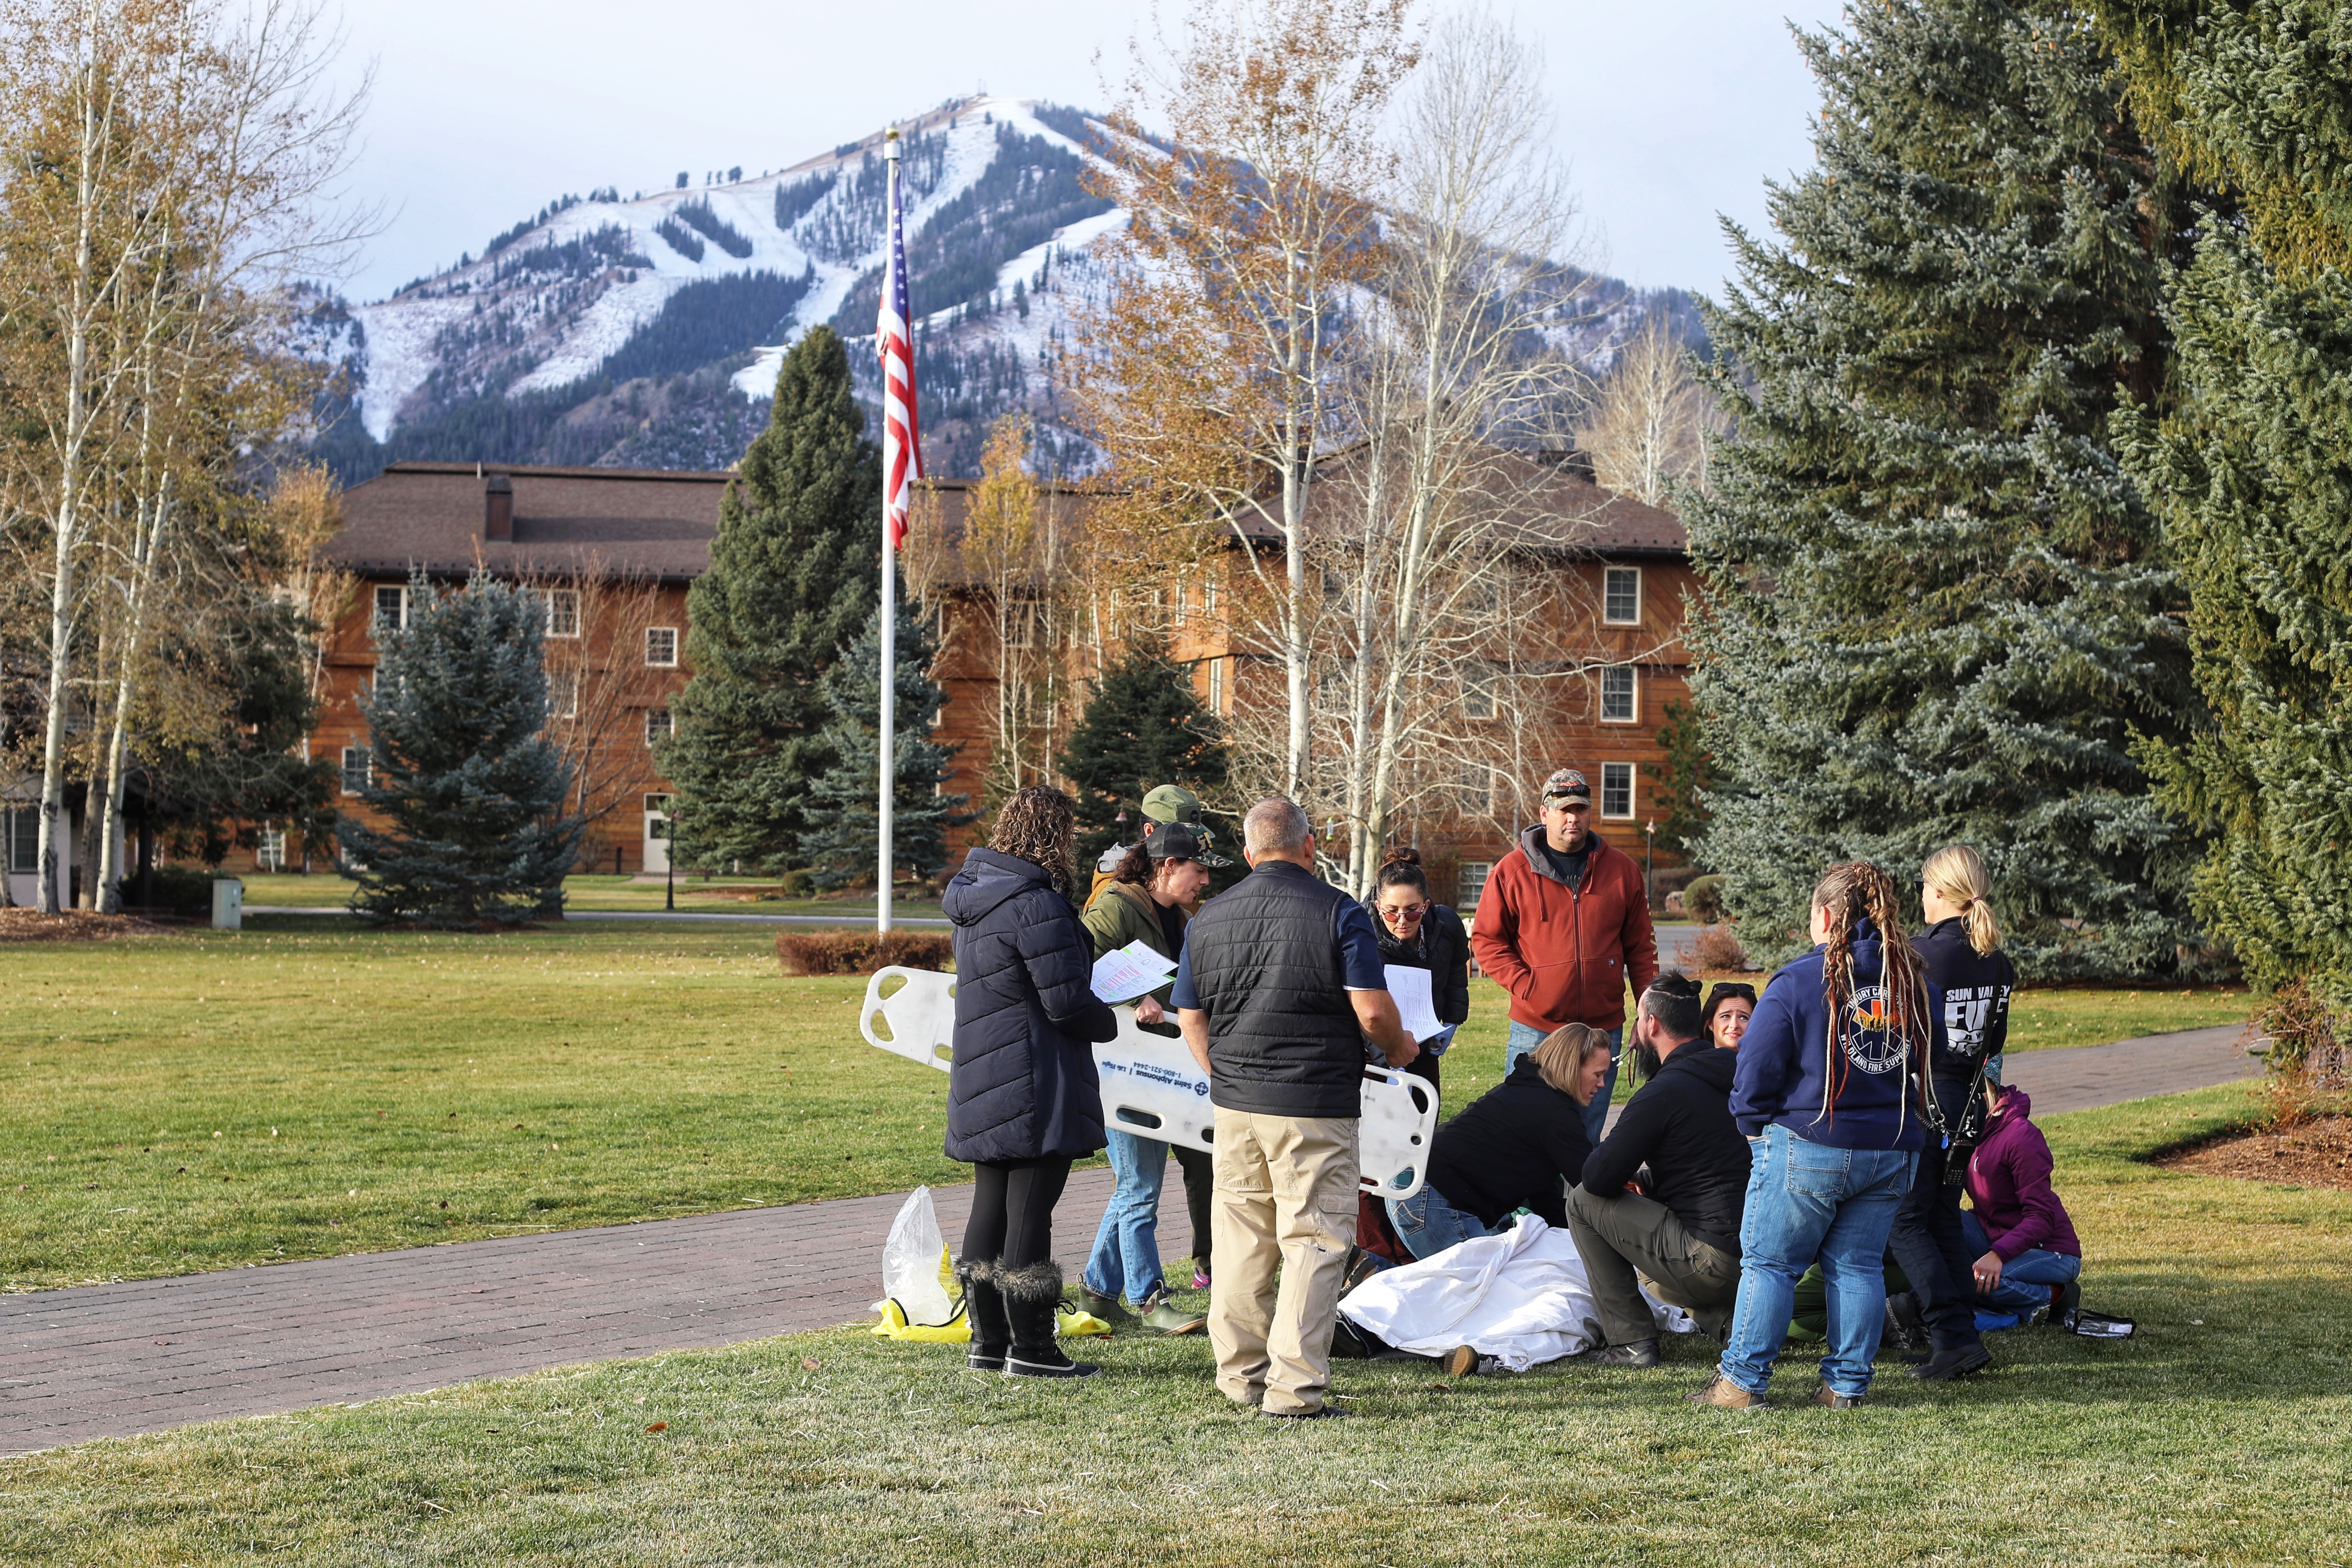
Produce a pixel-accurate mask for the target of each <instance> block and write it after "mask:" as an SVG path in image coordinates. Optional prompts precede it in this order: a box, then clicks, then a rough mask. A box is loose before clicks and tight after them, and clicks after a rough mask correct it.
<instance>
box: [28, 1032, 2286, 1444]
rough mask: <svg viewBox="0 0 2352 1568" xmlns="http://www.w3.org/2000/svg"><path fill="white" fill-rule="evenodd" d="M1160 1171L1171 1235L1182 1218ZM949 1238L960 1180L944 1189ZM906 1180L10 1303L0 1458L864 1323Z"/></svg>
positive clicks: (2191, 1058) (2066, 1079)
mask: <svg viewBox="0 0 2352 1568" xmlns="http://www.w3.org/2000/svg"><path fill="white" fill-rule="evenodd" d="M2239 1033H2240V1031H2239V1030H2238V1029H2237V1028H2235V1027H2229V1028H2216V1029H2198V1030H2192V1031H2190V1032H2189V1033H2186V1034H2178V1035H2158V1036H2155V1037H2149V1038H2147V1039H2138V1040H2125V1041H2120V1042H2118V1043H2116V1044H2114V1045H2109V1046H2088V1047H2078V1048H2074V1049H2065V1050H2050V1051H2021V1052H2019V1053H2017V1054H2016V1055H2015V1056H2013V1057H2012V1058H2011V1059H2010V1071H2011V1080H2012V1081H2014V1082H2018V1083H2021V1084H2024V1085H2025V1086H2026V1087H2027V1088H2028V1089H2032V1093H2033V1098H2034V1106H2035V1110H2036V1112H2037V1114H2041V1113H2046V1112H2053V1111H2060V1110H2084V1109H2087V1108H2089V1107H2092V1106H2097V1105H2107V1104H2113V1103H2115V1102H2116V1101H2118V1100H2129V1099H2136V1098H2138V1097H2140V1096H2143V1095H2149V1094H2169V1093H2173V1092H2176V1091H2178V1090H2180V1089H2195V1088H2200V1087H2202V1086H2204V1085H2207V1084H2213V1083H2222V1082H2227V1081H2229V1080H2230V1079H2238V1078H2245V1077H2250V1076H2252V1075H2254V1074H2255V1073H2258V1072H2259V1071H2260V1070H2261V1069H2260V1068H2259V1067H2258V1065H2257V1064H2255V1063H2253V1062H2252V1061H2251V1060H2249V1059H2248V1058H2246V1056H2245V1055H2244V1053H2243V1052H2242V1051H2241V1050H2239V1049H2238V1048H2237V1047H2236V1041H2237V1039H2238V1037H2239ZM1181 1192H1182V1187H1181V1177H1180V1176H1179V1174H1178V1173H1177V1172H1176V1170H1175V1169H1174V1167H1173V1166H1172V1165H1171V1167H1170V1169H1169V1171H1168V1186H1167V1189H1166V1195H1167V1199H1168V1200H1169V1201H1166V1202H1163V1204H1162V1205H1161V1208H1160V1246H1161V1250H1162V1252H1163V1253H1164V1254H1166V1255H1167V1256H1169V1257H1171V1258H1174V1257H1180V1256H1182V1255H1184V1254H1185V1253H1187V1252H1188V1251H1189V1250H1190V1248H1191V1246H1192V1230H1191V1226H1190V1225H1189V1224H1188V1223H1187V1221H1186V1218H1185V1213H1184V1205H1183V1201H1182V1198H1181ZM1109 1195H1110V1173H1109V1172H1108V1171H1103V1170H1094V1171H1082V1172H1080V1173H1077V1174H1076V1175H1075V1176H1073V1177H1072V1178H1071V1181H1070V1187H1069V1192H1068V1195H1067V1196H1066V1197H1065V1198H1064V1200H1063V1202H1062V1205H1061V1209H1060V1213H1059V1215H1058V1224H1057V1225H1056V1227H1055V1236H1056V1240H1057V1244H1058V1245H1057V1247H1056V1251H1057V1252H1058V1253H1059V1255H1060V1256H1061V1257H1062V1258H1063V1259H1064V1261H1065V1265H1066V1267H1070V1268H1073V1269H1075V1268H1076V1261H1077V1260H1078V1259H1079V1258H1082V1256H1083V1254H1084V1252H1085V1249H1086V1247H1087V1243H1088V1242H1089V1241H1090V1240H1091V1239H1092V1237H1093V1236H1094V1230H1095V1226H1096V1225H1097V1222H1098V1221H1099V1220H1100V1218H1101V1215H1102V1211H1103V1205H1104V1204H1105V1203H1106V1201H1108V1198H1109ZM937 1197H938V1204H939V1212H940V1227H941V1229H942V1230H943V1231H945V1232H946V1234H947V1236H948V1237H950V1240H951V1241H952V1239H953V1238H954V1237H957V1236H958V1235H960V1234H961V1230H962V1227H963V1220H964V1215H965V1213H966V1211H967V1207H968V1205H970V1203H971V1189H970V1188H969V1187H949V1188H942V1189H940V1191H939V1192H938V1194H937ZM903 1200H904V1194H888V1195H886V1196H881V1197H870V1198H845V1199H841V1200H838V1201H835V1202H831V1203H818V1204H800V1205H791V1206H787V1207H776V1208H758V1209H741V1210H737V1211H734V1212H732V1213H729V1214H717V1215H697V1216H694V1217H690V1218H687V1219H670V1220H660V1221H656V1222H652V1223H648V1224H645V1225H635V1226H612V1227H609V1228H605V1229H601V1230H573V1231H558V1232H553V1233H550V1234H547V1235H541V1236H531V1237H511V1238H505V1239H500V1240H496V1241H472V1242H461V1243H457V1244H453V1245H450V1246H446V1247H420V1248H416V1249H414V1250H410V1251H403V1252H379V1253H371V1254H367V1255H363V1256H361V1257H357V1258H318V1259H313V1260H310V1261H305V1262H299V1263H283V1264H277V1265H273V1266H270V1267H268V1268H239V1269H227V1270H223V1271H220V1272H216V1273H211V1274H194V1275H184V1276H182V1277H179V1278H176V1279H142V1280H138V1281H134V1282H131V1283H128V1284H121V1285H95V1286H89V1287H86V1288H83V1289H72V1290H45V1291H37V1292H34V1293H31V1294H26V1295H18V1296H0V1453H14V1452H23V1451H26V1450H30V1449H36V1448H46V1447H56V1446H58V1445H61V1444H67V1443H79V1442H85V1441H88V1440H89V1439H91V1438H94V1437H104V1436H123V1435H126V1434H130V1433H134V1432H149V1431H156V1430H160V1429H162V1428H164V1427H169V1426H180V1425H183V1424H184V1423H187V1422H192V1421H205V1420H212V1419H215V1418H217V1417H221V1416H227V1415H263V1414H268V1413H270V1412H274V1411H283V1410H294V1409H299V1408H301V1407H303V1406H306V1405H322V1404H333V1403H337V1402H349V1401H359V1400H368V1399H376V1398H381V1397H383V1396H384V1395H386V1394H404V1393H413V1392H415V1391H418V1390H422V1389H427V1388H437V1387H441V1386H443V1385H446V1384H452V1383H460V1382H464V1381H466V1380H467V1379H471V1378H481V1377H508V1376H514V1375H516V1374H519V1373H526V1372H533V1371H537V1370H538V1369H540V1368H542V1367H547V1366H554V1365H559V1364H562V1363H567V1362H580V1361H593V1360H601V1359H604V1358H607V1357H613V1356H635V1355H649V1354H652V1353H654V1352H659V1351H666V1350H679V1349H686V1348H690V1347H697V1346H709V1345H721V1344H728V1343H732V1342H736V1341H740V1340H747V1339H755V1338H758V1337H761V1336H762V1335H767V1334H779V1333H787V1332H791V1331H795V1330H802V1329H814V1328H824V1327H828V1326H830V1325H833V1324H836V1323H842V1322H847V1321H853V1320H855V1319H857V1318H860V1317H863V1316H864V1315H865V1314H866V1309H867V1307H868V1306H869V1305H870V1304H871V1303H872V1301H873V1300H874V1299H875V1297H876V1296H877V1295H878V1294H879V1293H880V1258H881V1244H882V1237H883V1235H884V1233H885V1232H886V1231H887V1228H888V1226H889V1224H890V1219H891V1216H892V1215H895V1214H896V1213H897V1212H898V1205H899V1204H900V1203H901V1202H902V1201H903Z"/></svg>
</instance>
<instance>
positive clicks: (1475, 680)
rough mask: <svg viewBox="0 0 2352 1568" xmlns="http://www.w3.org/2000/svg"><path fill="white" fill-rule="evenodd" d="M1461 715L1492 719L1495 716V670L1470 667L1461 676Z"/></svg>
mask: <svg viewBox="0 0 2352 1568" xmlns="http://www.w3.org/2000/svg"><path fill="white" fill-rule="evenodd" d="M1462 716H1463V717H1464V718H1465V719H1492V718H1493V717H1494V716H1495V672H1494V671H1493V670H1491V669H1486V668H1480V667H1476V666H1474V667H1472V668H1471V670H1470V672H1469V673H1468V674H1466V675H1465V676H1464V677H1463V678H1462Z"/></svg>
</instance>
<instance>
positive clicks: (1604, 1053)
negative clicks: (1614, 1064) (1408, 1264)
mask: <svg viewBox="0 0 2352 1568" xmlns="http://www.w3.org/2000/svg"><path fill="white" fill-rule="evenodd" d="M1610 1066H1611V1061H1610V1044H1609V1035H1608V1032H1607V1031H1606V1030H1603V1029H1596V1028H1593V1027H1591V1026H1589V1025H1585V1024H1568V1025H1564V1026H1561V1027H1559V1028H1557V1029H1554V1030H1553V1031H1552V1032H1551V1033H1550V1034H1549V1035H1547V1036H1545V1037H1544V1040H1543V1043H1542V1044H1541V1045H1539V1046H1538V1047H1536V1048H1535V1049H1534V1050H1532V1051H1529V1052H1528V1054H1527V1055H1526V1056H1524V1057H1521V1058H1519V1059H1518V1061H1517V1062H1516V1063H1515V1064H1513V1066H1512V1068H1511V1071H1510V1075H1509V1076H1508V1077H1507V1078H1505V1079H1503V1081H1502V1082H1500V1083H1498V1084H1496V1086H1495V1087H1494V1088H1492V1089H1488V1090H1487V1091H1486V1093H1484V1094H1482V1095H1480V1096H1479V1097H1478V1098H1477V1099H1476V1100H1472V1101H1471V1102H1470V1104H1469V1106H1468V1108H1467V1109H1465V1110H1463V1112H1462V1113H1461V1114H1460V1115H1458V1116H1456V1117H1454V1119H1453V1120H1452V1121H1448V1122H1446V1123H1445V1124H1444V1126H1442V1127H1440V1128H1438V1130H1437V1135H1436V1137H1435V1138H1433V1140H1431V1144H1430V1151H1429V1177H1428V1179H1427V1180H1426V1181H1424V1182H1423V1184H1422V1187H1421V1191H1419V1192H1417V1193H1415V1194H1413V1195H1412V1196H1411V1197H1409V1198H1392V1199H1391V1200H1389V1205H1388V1208H1389V1224H1390V1226H1391V1227H1392V1228H1393V1229H1394V1230H1395V1231H1396V1234H1397V1238H1398V1239H1399V1240H1401V1241H1402V1242H1403V1243H1404V1245H1405V1248H1406V1250H1407V1251H1409V1252H1411V1253H1412V1255H1413V1256H1414V1257H1415V1258H1434V1257H1436V1256H1437V1255H1438V1254H1439V1253H1441V1252H1443V1251H1444V1250H1445V1249H1446V1248H1447V1247H1453V1246H1454V1245H1455V1244H1457V1243H1459V1242H1465V1241H1467V1240H1469V1239H1470V1238H1471V1237H1475V1236H1492V1235H1494V1234H1495V1233H1496V1231H1497V1230H1500V1229H1503V1228H1506V1227H1505V1226H1503V1219H1504V1216H1505V1215H1508V1214H1510V1213H1511V1211H1512V1210H1514V1209H1518V1208H1525V1209H1528V1211H1530V1212H1531V1213H1533V1214H1534V1215H1537V1217H1538V1218H1540V1219H1541V1220H1542V1221H1543V1222H1544V1223H1545V1224H1546V1225H1551V1226H1564V1225H1566V1224H1567V1223H1568V1215H1567V1212H1566V1205H1565V1204H1564V1203H1563V1202H1562V1200H1561V1195H1560V1184H1561V1182H1562V1181H1563V1180H1565V1181H1571V1182H1572V1181H1574V1180H1576V1179H1577V1177H1578V1176H1579V1175H1580V1173H1582V1172H1583V1170H1584V1162H1585V1161H1586V1159H1587V1158H1589V1157H1590V1156H1591V1152H1592V1145H1591V1142H1588V1141H1587V1140H1586V1138H1585V1135H1584V1108H1585V1107H1586V1106H1587V1105H1589V1104H1590V1103H1591V1100H1592V1097H1593V1096H1594V1095H1596V1094H1598V1093H1600V1092H1601V1084H1602V1082H1603V1081H1605V1079H1607V1077H1608V1073H1609V1068H1610Z"/></svg>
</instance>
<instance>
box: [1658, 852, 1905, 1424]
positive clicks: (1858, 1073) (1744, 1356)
mask: <svg viewBox="0 0 2352 1568" xmlns="http://www.w3.org/2000/svg"><path fill="white" fill-rule="evenodd" d="M1811 904H1812V938H1813V941H1814V942H1816V943H1818V944H1819V945H1818V946H1817V947H1816V948H1815V949H1814V951H1813V952H1809V953H1807V954H1805V955H1804V956H1803V957H1801V958H1798V959H1796V960H1794V961H1792V962H1791V963H1788V964H1787V965H1785V966H1783V967H1782V969H1781V970H1780V973H1777V974H1775V975H1773V976H1772V979H1771V981H1770V983H1769V984H1767V985H1766V986H1765V989H1764V997H1763V1000H1762V1001H1760V1002H1759V1003H1758V1004H1757V1006H1756V1015H1755V1016H1754V1017H1753V1018H1752V1019H1750V1020H1749V1022H1748V1033H1747V1035H1746V1036H1745V1037H1742V1038H1741V1040H1740V1042H1739V1065H1738V1068H1736V1069H1735V1071H1734V1074H1733V1077H1732V1084H1731V1116H1732V1120H1733V1121H1735V1122H1737V1123H1738V1127H1739V1131H1740V1132H1741V1133H1742V1134H1743V1135H1745V1136H1746V1138H1747V1139H1748V1152H1749V1168H1748V1196H1747V1205H1746V1209H1745V1212H1744V1213H1743V1214H1742V1215H1741V1218H1740V1225H1739V1249H1740V1259H1739V1299H1738V1305H1737V1306H1736V1307H1735V1308H1734V1309H1733V1312H1732V1322H1731V1337H1730V1341H1729V1342H1728V1343H1727V1345H1726V1346H1725V1348H1724V1353H1723V1362H1722V1364H1721V1365H1720V1367H1719V1368H1718V1369H1717V1373H1716V1376H1715V1380H1714V1381H1713V1382H1712V1383H1710V1384H1707V1386H1706V1388H1705V1389H1704V1390H1702V1391H1701V1392H1699V1393H1697V1394H1692V1395H1691V1398H1692V1399H1694V1400H1695V1401H1696V1402H1698V1403H1699V1404H1702V1405H1720V1406H1723V1407H1726V1408H1728V1409H1735V1410H1747V1409H1754V1408H1756V1407H1758V1406H1760V1405H1763V1404H1764V1389H1765V1385H1766V1384H1768V1383H1769V1381H1770V1380H1771V1376H1772V1363H1774V1362H1775V1361H1777V1360H1779V1359H1780V1347H1781V1345H1782V1343H1783V1342H1785V1341H1786V1340H1787V1339H1788V1336H1789V1320H1790V1310H1791V1306H1792V1303H1793V1301H1794V1299H1795V1295H1796V1287H1797V1279H1798V1277H1799V1276H1801V1274H1803V1273H1804V1272H1805V1269H1806V1268H1808V1267H1809V1266H1810V1265H1811V1263H1812V1262H1813V1261H1814V1259H1815V1258H1819V1259H1820V1261H1821V1265H1822V1274H1823V1276H1824V1277H1825V1279H1826V1281H1827V1284H1828V1294H1829V1300H1828V1309H1829V1321H1828V1325H1827V1326H1828V1331H1829V1334H1828V1337H1829V1353H1828V1354H1827V1355H1826V1356H1824V1357H1822V1369H1821V1370H1822V1385H1821V1387H1820V1388H1819V1389H1817V1390H1815V1391H1814V1394H1813V1401H1814V1403H1816V1404H1818V1405H1827V1406H1828V1407H1829V1408H1831V1409H1832V1410H1844V1409H1849V1408H1851V1407H1852V1406H1853V1405H1858V1404H1860V1403H1861V1402H1862V1396H1863V1394H1864V1392H1865V1391H1867V1390H1868V1388H1869V1387H1870V1360H1871V1357H1872V1356H1874V1355H1875V1354H1876V1353H1877V1352H1878V1339H1879V1331H1880V1329H1881V1327H1882V1326H1883V1323H1884V1320H1885V1310H1886V1282H1885V1274H1884V1272H1883V1269H1884V1267H1885V1255H1886V1236H1887V1232H1888V1230H1889V1229H1890V1228H1891V1227H1892V1226H1893V1225H1894V1223H1895V1209H1896V1207H1897V1206H1898V1205H1900V1204H1901V1203H1902V1202H1903V1198H1904V1195H1905V1194H1906V1193H1908V1192H1909V1191H1910V1188H1911V1173H1912V1168H1913V1166H1914V1164H1915V1163H1916V1161H1917V1159H1918V1150H1919V1143H1920V1128H1921V1122H1920V1115H1921V1110H1922V1105H1921V1089H1920V1086H1921V1077H1922V1075H1923V1073H1924V1072H1925V1071H1926V1069H1927V1062H1928V1060H1929V1058H1930V1056H1931V1054H1932V1053H1934V1052H1937V1051H1939V1050H1940V1049H1941V1048H1942V1047H1943V1044H1944V1019H1943V998H1942V996H1941V995H1940V994H1937V990H1936V988H1935V987H1934V986H1933V985H1932V984H1929V983H1928V981H1927V975H1926V973H1925V972H1924V971H1923V969H1922V967H1921V964H1920V961H1919V956H1918V954H1917V953H1916V952H1913V951H1912V949H1911V944H1910V943H1909V942H1906V941H1905V940H1904V931H1903V910H1902V905H1901V902H1900V895H1899V894H1898V893H1897V892H1896V890H1895V882H1894V879H1892V878H1890V877H1888V876H1887V874H1886V873H1885V872H1884V871H1882V870H1880V869H1879V868H1877V867H1875V866H1873V865H1871V864H1869V863H1868V862H1866V861H1860V860H1850V861H1847V862H1845V863H1844V864H1843V865H1837V866H1832V867H1831V868H1829V870H1828V871H1826V872H1825V873H1823V874H1822V879H1821V881H1820V882H1819V883H1818V884H1817V885H1816V886H1815V887H1814V889H1813V896H1812V900H1811Z"/></svg>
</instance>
